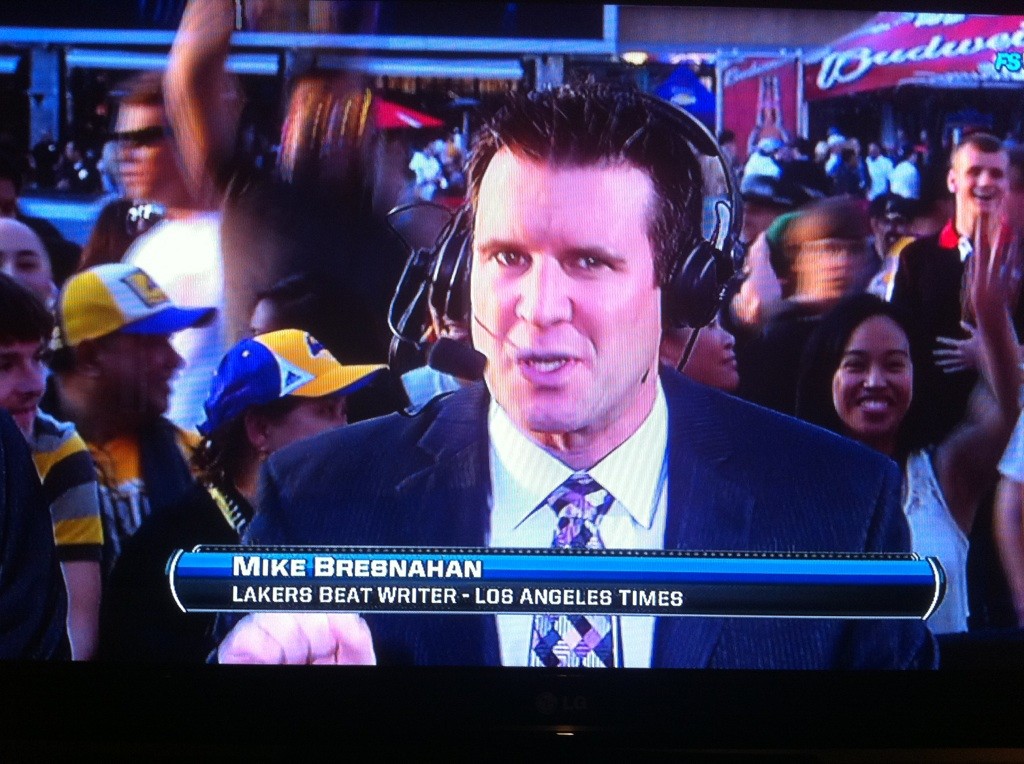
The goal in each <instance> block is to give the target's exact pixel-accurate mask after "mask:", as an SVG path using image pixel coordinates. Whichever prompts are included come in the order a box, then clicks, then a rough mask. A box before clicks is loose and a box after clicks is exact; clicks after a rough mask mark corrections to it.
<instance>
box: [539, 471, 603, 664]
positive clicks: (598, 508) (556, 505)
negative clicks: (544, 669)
mask: <svg viewBox="0 0 1024 764" xmlns="http://www.w3.org/2000/svg"><path fill="white" fill-rule="evenodd" d="M614 501H615V497H613V496H612V495H611V494H610V493H608V491H606V490H605V489H604V488H602V487H601V485H600V484H599V483H598V482H597V481H596V480H594V478H592V477H590V475H588V474H587V473H586V472H576V473H574V474H572V475H570V476H569V477H568V479H566V481H565V482H564V483H562V484H561V485H560V486H558V488H556V489H555V490H554V491H552V492H551V495H550V496H548V497H547V498H546V499H545V500H544V503H543V504H542V505H541V506H547V507H550V508H551V509H552V510H553V511H554V512H555V514H556V515H557V516H558V517H557V523H556V526H555V537H554V540H553V541H552V544H551V545H552V546H553V547H555V548H556V549H604V544H603V543H602V542H601V536H600V534H599V533H598V530H597V523H598V521H599V520H600V519H601V517H602V516H603V515H604V513H605V512H607V511H608V509H609V508H610V507H611V506H612V503H613V502H614ZM617 626H618V624H617V623H615V618H614V617H613V616H610V615H584V614H582V613H567V614H562V615H551V614H547V615H539V614H538V615H535V616H534V617H533V639H532V643H531V648H530V665H531V666H549V667H552V668H554V667H559V668H564V667H570V668H571V667H577V666H586V667H606V666H607V667H614V666H615V665H616V663H617V657H616V645H615V643H616V642H617V631H618V629H617V628H616V627H617Z"/></svg>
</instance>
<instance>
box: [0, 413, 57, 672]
mask: <svg viewBox="0 0 1024 764" xmlns="http://www.w3.org/2000/svg"><path fill="white" fill-rule="evenodd" d="M66 616H67V597H66V595H65V591H64V579H63V578H62V576H61V572H60V566H59V564H58V563H57V553H56V550H55V549H54V545H53V525H52V524H51V522H50V513H49V512H48V511H47V506H46V502H45V501H44V500H43V489H42V486H41V485H40V483H39V474H38V473H37V472H36V468H35V466H34V465H33V464H32V457H31V454H30V453H29V449H28V444H27V443H26V442H25V438H24V436H22V434H21V433H20V432H19V431H18V428H17V426H16V425H15V424H14V420H12V419H11V417H10V415H8V414H7V412H6V411H3V410H2V409H0V661H2V660H15V659H16V660H28V659H31V660H41V659H51V658H59V659H68V658H70V657H71V646H70V644H69V642H68V636H67V632H66V630H65V625H64V621H65V618H66Z"/></svg>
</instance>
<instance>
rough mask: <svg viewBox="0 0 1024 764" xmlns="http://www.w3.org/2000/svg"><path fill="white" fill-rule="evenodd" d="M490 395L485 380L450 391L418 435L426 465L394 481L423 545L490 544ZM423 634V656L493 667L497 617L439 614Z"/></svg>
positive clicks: (496, 660)
mask: <svg viewBox="0 0 1024 764" xmlns="http://www.w3.org/2000/svg"><path fill="white" fill-rule="evenodd" d="M488 403H489V397H488V395H487V390H486V388H485V387H484V385H483V384H482V383H479V384H476V385H473V386H471V387H469V388H467V389H464V390H461V391H459V392H457V393H455V394H454V395H451V396H450V397H449V398H448V399H447V400H446V401H445V402H444V404H443V405H442V406H441V407H440V409H439V411H438V413H437V416H436V418H435V419H434V421H433V422H432V423H431V424H430V425H429V426H428V427H427V429H426V430H425V431H424V433H423V436H422V437H421V438H420V440H419V443H418V444H417V445H418V447H419V451H420V454H421V455H422V456H424V457H425V462H426V465H425V466H424V467H422V468H420V469H416V470H415V471H413V472H411V473H410V474H408V475H407V476H406V477H405V478H404V479H402V480H401V481H400V482H399V483H398V484H397V486H396V493H397V495H398V498H399V501H400V502H401V503H403V504H408V505H409V511H408V512H407V513H406V514H407V515H408V516H409V517H411V518H415V520H414V522H416V523H417V527H416V528H413V529H410V531H411V533H410V536H409V537H410V538H415V539H417V543H418V544H420V545H423V546H441V547H451V546H469V547H483V546H487V529H488V526H489V521H490V512H489V507H490V495H491V477H490V476H491V470H490V463H489V453H488V441H487V405H488ZM435 622H436V623H437V625H438V628H437V629H431V630H425V632H424V633H422V634H421V635H420V639H421V640H422V642H423V648H424V649H425V654H426V655H433V656H444V660H442V661H441V662H444V663H449V662H450V663H452V664H461V665H480V664H484V665H498V664H499V663H500V658H499V649H498V632H497V627H496V625H495V620H494V616H490V615H488V616H458V617H456V618H445V617H442V618H439V619H436V621H435Z"/></svg>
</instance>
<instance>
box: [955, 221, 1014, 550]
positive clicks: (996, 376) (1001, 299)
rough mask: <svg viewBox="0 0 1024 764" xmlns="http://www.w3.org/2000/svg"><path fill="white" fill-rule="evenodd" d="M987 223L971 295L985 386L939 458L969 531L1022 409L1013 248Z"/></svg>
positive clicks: (979, 239) (977, 245) (980, 235)
mask: <svg viewBox="0 0 1024 764" xmlns="http://www.w3.org/2000/svg"><path fill="white" fill-rule="evenodd" d="M987 222H988V221H987V220H984V219H983V220H980V221H979V225H978V231H977V232H976V234H975V242H974V255H973V257H974V258H976V259H975V262H974V273H973V276H972V278H971V280H970V288H969V291H968V295H967V297H966V299H969V300H970V301H971V303H972V306H973V309H974V314H975V320H976V321H977V329H976V336H977V338H978V340H979V342H978V350H979V356H978V360H979V369H980V371H981V374H982V379H983V380H984V383H985V384H984V385H983V386H981V385H979V387H978V388H976V389H975V391H974V394H973V395H972V396H971V402H970V405H969V407H968V412H967V414H966V416H965V418H964V421H963V422H962V423H961V425H960V426H958V427H957V428H956V429H955V430H954V431H953V432H952V433H951V434H950V435H949V437H947V438H946V440H944V441H943V442H942V443H941V444H940V445H939V447H938V450H937V452H936V455H935V466H936V473H937V476H938V478H939V484H940V485H941V486H942V491H943V494H944V495H945V497H946V503H947V505H948V506H949V510H950V512H951V513H952V515H953V517H954V519H955V520H956V521H957V524H958V525H960V527H961V529H963V531H964V532H965V533H967V532H969V531H970V528H971V525H972V524H973V522H974V516H975V514H976V512H977V508H978V502H979V501H980V500H981V497H982V495H983V494H984V492H985V491H986V490H988V489H989V488H990V487H991V486H992V485H993V484H994V481H995V479H996V464H997V463H998V461H999V457H1000V456H1001V455H1002V452H1003V449H1004V448H1005V447H1006V441H1007V439H1008V438H1009V436H1010V433H1011V432H1012V431H1013V426H1014V423H1015V422H1016V421H1017V415H1018V413H1019V411H1020V409H1019V407H1018V404H1017V396H1018V390H1019V375H1018V371H1017V365H1018V349H1017V338H1016V335H1015V334H1014V330H1013V325H1012V324H1011V322H1010V312H1009V307H1008V306H1009V296H1010V294H1012V292H1013V289H1014V286H1015V285H1014V284H1013V275H1012V272H1011V268H1010V267H1009V263H1010V257H1011V256H1010V253H1011V251H1012V250H1013V246H1011V243H1010V242H1008V241H1000V237H999V236H998V235H997V236H996V239H995V240H994V241H991V240H989V239H988V236H987V235H986V233H987V231H988V230H989V229H988V226H987V225H986V224H987ZM1015 245H1016V242H1014V246H1015Z"/></svg>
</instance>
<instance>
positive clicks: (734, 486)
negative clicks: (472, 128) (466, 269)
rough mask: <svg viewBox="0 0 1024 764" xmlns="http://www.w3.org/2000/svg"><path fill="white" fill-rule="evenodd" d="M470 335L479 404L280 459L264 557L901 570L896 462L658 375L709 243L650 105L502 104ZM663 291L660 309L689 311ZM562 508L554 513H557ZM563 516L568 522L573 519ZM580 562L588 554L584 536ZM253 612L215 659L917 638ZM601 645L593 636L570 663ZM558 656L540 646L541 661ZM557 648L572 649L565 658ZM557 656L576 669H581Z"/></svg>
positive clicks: (843, 643)
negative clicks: (414, 549) (880, 555)
mask: <svg viewBox="0 0 1024 764" xmlns="http://www.w3.org/2000/svg"><path fill="white" fill-rule="evenodd" d="M474 153H475V156H474V162H473V164H472V169H471V173H470V186H471V192H472V198H473V202H474V211H475V220H474V228H473V257H472V270H471V276H470V280H469V281H470V286H469V288H470V304H471V309H470V317H469V323H470V325H471V328H472V340H473V344H474V346H475V347H476V348H477V349H478V350H479V351H480V352H481V353H483V355H484V356H486V358H487V369H486V372H485V383H486V384H485V385H484V384H477V385H474V386H471V387H469V388H466V389H463V390H461V391H459V392H457V393H454V394H453V395H451V396H450V397H448V398H444V399H441V400H435V401H434V402H433V403H431V404H430V405H428V406H427V407H426V409H425V410H424V411H423V412H422V413H421V414H419V415H418V416H416V417H413V418H408V417H406V418H403V417H399V416H392V417H388V418H384V419H378V420H372V421H370V422H367V423H364V424H360V425H354V426H352V427H349V428H346V429H343V430H341V431H338V432H337V433H334V434H331V435H328V436H325V437H321V438H317V439H314V440H312V441H308V442H307V444H305V445H303V446H297V447H295V448H291V449H285V450H284V451H282V452H281V453H280V454H275V455H274V457H273V458H272V459H271V460H270V461H269V462H268V464H267V467H266V469H265V471H264V474H263V482H262V488H261V495H260V499H259V507H258V510H257V515H256V518H255V519H254V521H253V524H252V526H251V530H250V534H249V538H248V540H249V541H250V542H252V543H257V544H279V543H290V544H313V543H315V544H377V545H417V546H453V545H456V546H494V547H550V546H552V545H553V544H552V537H553V536H554V538H555V543H554V545H556V546H575V547H580V546H585V547H587V548H602V547H603V548H620V549H719V550H729V549H747V550H752V549H764V550H787V551H789V550H792V551H824V550H834V551H844V552H864V551H905V550H906V549H907V548H908V543H909V539H908V532H907V528H906V524H905V522H904V520H903V517H902V515H901V513H900V510H899V508H898V504H897V494H898V485H899V476H898V474H897V471H896V468H895V465H893V464H892V463H890V462H888V461H887V460H885V459H884V458H882V457H879V456H877V455H871V454H868V453H867V452H866V451H865V450H863V449H861V448H860V447H858V446H855V445H853V444H851V443H849V442H847V441H844V440H842V439H839V438H835V437H833V436H830V435H826V434H824V433H822V432H821V431H819V430H816V429H814V428H810V427H807V426H805V425H802V424H799V423H797V422H794V421H793V420H790V419H787V418H783V417H779V416H777V415H775V414H772V413H769V412H767V411H765V410H763V409H760V408H758V407H754V406H751V405H749V404H746V403H743V402H740V401H738V400H735V399H732V398H729V397H727V396H724V395H722V394H720V393H717V392H714V391H711V390H709V389H707V388H704V387H702V386H700V385H696V384H694V383H691V382H688V381H686V380H684V379H682V378H681V377H680V376H679V375H678V374H676V373H675V372H673V371H670V370H667V371H659V365H658V349H659V343H660V339H661V334H662V330H663V326H664V325H665V321H664V319H663V316H664V315H665V314H664V313H663V311H672V310H673V309H674V307H676V306H673V305H671V304H668V303H663V292H665V291H668V292H670V293H672V292H673V290H671V289H670V288H667V285H669V282H670V274H671V272H672V269H673V266H674V265H675V264H676V261H677V260H678V258H679V256H680V254H679V253H683V256H685V254H686V253H689V252H690V251H691V250H692V248H693V246H694V243H695V242H696V241H697V240H699V237H700V233H699V224H698V223H697V221H699V220H700V211H701V205H702V199H701V188H702V185H701V175H700V166H699V163H698V162H697V161H696V159H695V157H694V154H693V151H692V149H690V147H689V144H688V143H687V141H686V140H685V138H684V136H683V135H681V133H680V129H679V124H678V123H676V122H674V121H673V120H671V119H668V118H666V117H665V115H664V112H663V111H661V109H659V108H657V107H656V105H654V104H652V102H651V100H650V99H649V97H646V96H641V95H640V94H638V93H636V92H634V91H624V90H620V89H615V88H610V87H606V86H595V85H588V86H581V87H578V88H562V89H559V90H552V91H542V92H534V93H529V94H519V95H513V96H510V97H509V100H508V101H507V102H506V104H505V105H504V106H503V107H502V108H501V109H500V110H499V111H498V112H497V113H496V114H495V116H494V117H492V119H491V121H490V122H489V124H488V125H487V126H486V128H485V130H483V131H482V132H481V134H480V137H479V139H478V141H477V143H476V144H475V147H474ZM679 298H680V293H679V290H675V292H674V294H673V296H672V297H671V298H670V299H679ZM552 510H554V511H552ZM574 510H575V511H574ZM581 539H582V540H583V541H582V542H581V543H577V542H580V540H581ZM543 618H544V616H537V617H535V616H531V615H525V616H521V615H498V616H458V617H443V616H427V615H417V616H394V615H378V616H368V617H367V618H366V619H365V620H364V619H362V618H360V617H358V616H355V615H353V614H311V613H310V614H305V613H304V614H298V615H287V614H283V615H282V614H266V613H261V614H255V615H249V616H246V617H245V618H243V619H242V620H241V621H240V622H239V623H238V624H237V625H236V626H235V628H234V629H233V630H232V631H231V633H230V634H228V636H227V637H226V638H225V640H224V641H223V642H222V643H221V646H220V648H219V652H218V658H219V660H220V661H222V662H270V663H278V662H284V663H309V662H317V663H321V662H341V663H344V662H373V661H375V660H377V659H379V660H380V661H381V662H394V663H416V664H470V665H481V664H483V665H496V664H502V665H548V666H576V665H585V666H589V665H625V666H674V667H700V666H718V667H750V668H754V667H762V668H797V667H818V668H828V667H851V668H852V667H873V668H881V667H887V668H908V667H921V666H930V665H932V663H933V662H934V651H933V644H932V641H931V637H930V636H929V635H928V633H927V629H926V628H925V627H924V625H923V624H922V623H920V622H913V621H859V622H841V621H823V620H806V621H803V620H784V619H713V618H693V619H691V618H675V619H672V618H661V619H656V618H653V617H644V616H640V617H632V616H631V617H622V624H621V644H622V651H621V655H620V656H619V658H620V659H621V660H617V661H616V660H612V659H611V658H610V657H609V655H610V651H608V652H604V653H603V652H602V646H603V645H605V644H606V639H607V633H606V632H605V631H604V630H605V629H606V628H608V627H609V618H610V617H609V616H600V615H596V616H587V617H586V618H587V619H589V620H588V621H587V622H586V623H584V624H583V626H580V625H579V623H578V622H575V621H574V624H573V625H574V628H575V629H576V633H569V630H567V629H564V628H563V625H562V624H561V623H560V622H558V623H556V621H557V620H558V617H551V619H550V620H549V621H548V622H541V621H539V620H538V619H543ZM591 632H593V633H596V634H597V635H598V636H599V637H601V638H600V641H598V640H597V639H595V640H593V642H594V643H595V644H594V645H593V647H592V648H591V647H589V646H584V645H583V643H584V642H586V641H587V640H586V639H585V638H584V637H587V636H588V635H590V634H591ZM551 645H554V647H551ZM563 648H564V649H563ZM566 653H569V654H571V656H576V659H575V662H572V661H573V658H572V657H571V656H570V657H568V658H563V657H562V656H563V655H565V654H566Z"/></svg>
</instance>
